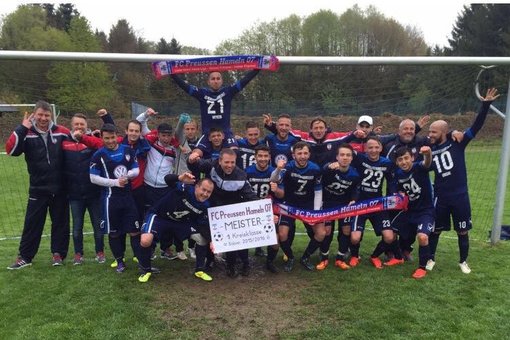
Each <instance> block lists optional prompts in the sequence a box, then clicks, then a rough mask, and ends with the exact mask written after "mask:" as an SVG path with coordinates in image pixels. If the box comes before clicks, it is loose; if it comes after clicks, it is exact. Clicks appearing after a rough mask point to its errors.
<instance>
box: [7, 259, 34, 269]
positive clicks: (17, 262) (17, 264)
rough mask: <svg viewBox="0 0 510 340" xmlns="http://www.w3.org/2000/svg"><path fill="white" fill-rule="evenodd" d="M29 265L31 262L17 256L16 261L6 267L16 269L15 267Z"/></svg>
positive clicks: (20, 267)
mask: <svg viewBox="0 0 510 340" xmlns="http://www.w3.org/2000/svg"><path fill="white" fill-rule="evenodd" d="M31 265H32V262H27V261H25V260H23V258H22V257H21V256H18V257H17V258H16V262H14V263H13V264H11V265H10V266H9V267H7V269H9V270H16V269H22V268H25V267H29V266H31Z"/></svg>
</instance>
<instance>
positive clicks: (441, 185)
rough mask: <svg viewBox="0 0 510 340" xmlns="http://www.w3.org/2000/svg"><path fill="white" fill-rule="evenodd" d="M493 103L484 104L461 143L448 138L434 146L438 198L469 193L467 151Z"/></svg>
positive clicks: (433, 161) (435, 181)
mask: <svg viewBox="0 0 510 340" xmlns="http://www.w3.org/2000/svg"><path fill="white" fill-rule="evenodd" d="M490 104H491V102H483V104H482V108H481V109H480V111H479V113H478V115H477V117H476V119H475V121H474V123H473V125H472V126H471V127H470V128H468V129H467V130H466V131H465V132H464V139H463V140H462V142H461V143H457V142H455V141H453V140H452V138H451V135H450V134H448V135H447V136H446V141H445V142H444V143H443V144H434V145H432V169H433V170H434V173H435V180H434V190H435V193H436V196H438V197H443V196H453V195H458V194H463V193H467V192H468V183H467V171H466V158H465V149H466V146H467V145H468V144H469V142H470V141H471V140H472V139H473V138H475V136H476V134H477V133H478V131H479V130H480V129H481V127H482V126H483V123H484V121H485V118H486V117H487V112H488V110H489V107H490Z"/></svg>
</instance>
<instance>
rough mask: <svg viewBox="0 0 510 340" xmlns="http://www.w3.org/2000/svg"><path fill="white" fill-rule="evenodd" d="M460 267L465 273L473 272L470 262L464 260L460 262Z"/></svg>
mask: <svg viewBox="0 0 510 340" xmlns="http://www.w3.org/2000/svg"><path fill="white" fill-rule="evenodd" d="M459 267H460V270H462V272H463V273H464V274H469V273H471V268H469V266H468V264H467V262H466V261H464V262H462V263H459Z"/></svg>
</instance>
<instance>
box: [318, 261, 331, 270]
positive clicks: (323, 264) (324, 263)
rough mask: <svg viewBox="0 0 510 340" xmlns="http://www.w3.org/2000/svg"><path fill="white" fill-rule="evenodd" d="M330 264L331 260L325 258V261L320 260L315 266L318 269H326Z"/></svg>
mask: <svg viewBox="0 0 510 340" xmlns="http://www.w3.org/2000/svg"><path fill="white" fill-rule="evenodd" d="M328 264H329V260H323V261H321V262H319V264H318V265H316V266H315V268H316V269H317V270H324V269H326V267H327V266H328Z"/></svg>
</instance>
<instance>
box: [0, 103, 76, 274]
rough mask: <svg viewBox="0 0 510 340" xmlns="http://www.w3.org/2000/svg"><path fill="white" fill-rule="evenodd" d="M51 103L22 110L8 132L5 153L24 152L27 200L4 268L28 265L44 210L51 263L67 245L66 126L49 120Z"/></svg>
mask: <svg viewBox="0 0 510 340" xmlns="http://www.w3.org/2000/svg"><path fill="white" fill-rule="evenodd" d="M51 115H52V112H51V106H50V104H49V103H47V102H45V101H42V100H40V101H38V102H37V103H36V104H35V107H34V112H33V113H31V114H30V115H29V114H28V113H25V116H24V118H23V121H22V123H21V124H20V125H18V126H17V127H16V128H15V129H14V131H13V132H12V133H11V135H10V136H9V139H8V140H7V143H6V144H5V151H6V152H7V155H9V156H19V155H21V154H22V153H24V154H25V161H26V163H27V170H28V174H29V178H30V186H29V189H28V196H29V197H28V204H27V211H26V214H25V223H24V226H23V233H22V234H21V241H20V244H19V252H18V257H17V258H16V261H15V262H14V263H13V264H12V265H10V266H9V267H7V269H21V268H25V267H27V266H31V265H32V259H33V258H34V257H35V255H36V254H37V251H38V249H39V244H40V243H41V237H42V232H43V229H44V223H45V221H46V214H47V211H48V209H49V212H50V218H51V253H52V255H53V261H52V264H53V266H60V265H62V261H63V260H64V259H65V257H66V256H67V249H68V247H69V204H68V201H67V195H66V192H65V190H64V186H63V184H64V183H63V178H64V176H63V153H64V152H63V149H62V142H63V141H64V140H65V139H66V138H67V136H68V134H69V130H68V129H66V128H65V127H63V126H60V125H56V124H54V123H53V121H52V120H51Z"/></svg>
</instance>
